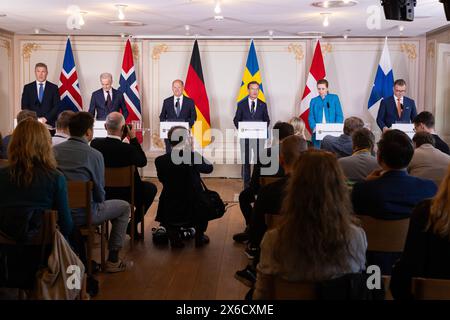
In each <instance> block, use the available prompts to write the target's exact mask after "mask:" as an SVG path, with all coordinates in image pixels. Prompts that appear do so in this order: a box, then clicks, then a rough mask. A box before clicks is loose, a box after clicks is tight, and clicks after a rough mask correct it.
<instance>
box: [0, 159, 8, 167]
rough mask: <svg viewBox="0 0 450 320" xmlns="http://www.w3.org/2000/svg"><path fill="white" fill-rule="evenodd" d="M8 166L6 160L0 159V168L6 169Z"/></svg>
mask: <svg viewBox="0 0 450 320" xmlns="http://www.w3.org/2000/svg"><path fill="white" fill-rule="evenodd" d="M7 165H8V160H7V159H0V168H3V167H6V166H7Z"/></svg>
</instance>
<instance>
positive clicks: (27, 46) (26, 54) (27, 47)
mask: <svg viewBox="0 0 450 320" xmlns="http://www.w3.org/2000/svg"><path fill="white" fill-rule="evenodd" d="M40 47H41V46H40V45H38V44H36V43H24V45H23V47H22V56H23V58H24V59H25V60H29V59H30V57H31V53H33V51H35V50H37V49H39V48H40Z"/></svg>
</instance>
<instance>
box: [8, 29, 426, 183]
mask: <svg viewBox="0 0 450 320" xmlns="http://www.w3.org/2000/svg"><path fill="white" fill-rule="evenodd" d="M71 41H72V49H73V51H74V58H75V61H76V64H77V71H78V76H79V79H80V89H81V93H82V97H83V105H84V107H85V109H86V108H87V107H88V104H89V99H90V95H91V93H92V91H94V90H96V89H98V88H99V80H98V76H99V74H100V73H101V72H105V71H108V72H111V73H112V74H113V76H114V80H115V87H117V85H118V80H119V75H120V69H121V65H122V55H123V49H124V45H125V39H122V38H114V37H91V36H89V37H81V36H73V37H71ZM65 42H66V37H61V36H58V37H51V36H33V35H30V36H15V37H14V58H15V60H14V61H15V62H14V71H15V75H16V76H15V78H14V94H13V96H14V107H12V106H9V114H8V115H7V119H6V120H1V121H2V122H0V124H2V123H3V122H8V124H9V125H10V126H12V118H13V115H14V114H15V113H16V112H17V111H19V109H20V95H21V91H22V87H23V85H24V84H25V83H27V82H30V81H32V80H34V75H33V68H34V64H35V63H36V62H39V61H42V62H45V63H47V65H48V67H49V80H50V81H52V82H55V83H58V81H59V80H58V79H59V73H60V71H61V65H62V60H63V56H64V49H65ZM133 43H134V49H135V50H134V54H135V64H136V71H137V74H138V82H139V88H140V92H141V101H142V107H143V119H144V126H145V127H146V128H149V132H148V133H147V134H146V135H145V139H144V148H145V150H146V152H147V154H148V156H149V160H150V161H149V166H148V168H147V169H146V174H150V175H153V174H154V166H153V164H152V160H153V159H154V157H155V156H156V155H158V154H160V153H161V152H162V149H161V148H159V145H160V144H159V143H158V141H157V140H158V138H157V136H158V132H159V118H158V116H159V113H160V109H161V106H162V101H163V99H164V98H165V97H168V96H170V95H171V82H172V81H173V80H174V79H176V78H181V79H183V80H185V79H186V74H187V69H188V65H189V61H190V57H191V53H192V45H193V41H192V40H135V41H133ZM321 43H322V49H323V50H322V51H323V54H324V61H325V65H326V70H327V78H328V80H329V81H330V90H331V91H332V92H334V93H337V94H338V95H339V96H340V99H341V102H342V105H343V109H344V114H345V116H352V115H356V116H360V117H361V118H363V119H364V120H365V121H366V122H371V124H372V128H375V127H376V125H375V124H374V122H373V121H372V119H371V118H370V115H369V114H368V112H367V101H368V97H369V95H370V90H371V87H372V84H373V80H374V77H375V73H376V68H377V65H378V62H379V59H380V55H381V50H382V47H383V43H384V39H370V38H368V39H348V40H346V41H345V40H343V39H323V40H322V41H321ZM249 44H250V41H249V40H199V48H200V55H201V60H202V66H203V76H204V80H205V85H206V89H207V92H208V96H209V103H210V109H211V123H212V127H213V128H219V129H222V130H224V129H227V128H233V122H232V119H233V116H234V111H235V105H236V97H237V93H238V90H239V87H240V84H241V79H242V74H243V70H244V66H245V62H246V59H247V54H248V47H249ZM255 46H256V51H257V55H258V60H259V65H260V70H261V72H262V81H263V85H264V91H265V96H266V99H267V102H268V106H269V110H270V116H271V120H272V121H271V122H272V124H274V123H275V122H276V121H278V120H284V121H287V120H288V119H289V118H290V117H292V116H295V115H298V113H299V103H300V97H301V95H302V93H303V89H304V86H305V79H306V75H307V73H308V71H309V66H310V63H311V57H312V52H313V50H314V46H315V41H311V40H256V41H255ZM0 49H1V48H0ZM389 49H390V53H391V59H392V63H393V68H394V76H395V78H400V77H401V78H404V79H405V80H406V81H407V82H408V91H409V92H408V95H409V96H410V97H412V98H413V99H416V101H417V105H418V109H419V110H422V109H423V105H424V93H423V91H421V90H420V89H419V88H420V87H421V86H422V87H424V82H425V76H424V75H422V74H421V72H422V71H423V70H424V65H425V54H424V53H425V52H426V50H425V41H424V39H421V38H411V39H390V40H389ZM1 52H2V51H1V50H0V55H1V54H2V53H1ZM2 63H5V62H4V60H3V59H2ZM0 76H1V75H0ZM3 83H4V82H3V81H2V82H1V84H0V88H2V87H1V86H2V85H3ZM9 90H10V91H11V89H9ZM3 114H4V113H3ZM2 119H3V117H2ZM2 125H3V126H4V124H2ZM0 128H1V127H0ZM152 135H153V137H152ZM229 147H231V145H228V147H225V149H228V148H229ZM223 151H226V150H223ZM234 156H235V155H232V157H234ZM215 172H216V175H219V176H231V177H236V176H239V167H238V166H237V165H235V166H227V167H217V170H215Z"/></svg>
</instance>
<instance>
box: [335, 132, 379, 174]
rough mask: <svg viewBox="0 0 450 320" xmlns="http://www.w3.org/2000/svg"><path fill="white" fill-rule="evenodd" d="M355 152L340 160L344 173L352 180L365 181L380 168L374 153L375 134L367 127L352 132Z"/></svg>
mask: <svg viewBox="0 0 450 320" xmlns="http://www.w3.org/2000/svg"><path fill="white" fill-rule="evenodd" d="M352 143H353V154H352V155H351V156H349V157H343V158H340V159H339V160H338V162H339V164H340V165H341V168H342V170H343V171H344V175H345V176H346V178H347V180H348V181H350V182H360V181H364V180H365V179H366V177H367V176H368V175H369V174H370V173H371V172H372V171H374V170H376V169H379V168H380V167H379V166H378V162H377V159H376V158H375V156H374V155H373V154H374V151H373V149H374V145H375V136H374V135H373V133H372V132H371V131H370V130H369V129H366V128H361V129H358V130H356V131H355V132H353V134H352Z"/></svg>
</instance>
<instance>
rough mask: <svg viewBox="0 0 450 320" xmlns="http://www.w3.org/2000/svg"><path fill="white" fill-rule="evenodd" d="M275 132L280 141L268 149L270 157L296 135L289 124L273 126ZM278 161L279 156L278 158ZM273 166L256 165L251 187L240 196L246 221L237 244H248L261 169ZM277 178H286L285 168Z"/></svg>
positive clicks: (238, 236) (280, 169) (280, 168)
mask: <svg viewBox="0 0 450 320" xmlns="http://www.w3.org/2000/svg"><path fill="white" fill-rule="evenodd" d="M273 130H278V140H279V141H276V140H275V139H274V140H273V141H272V147H271V148H269V149H266V152H267V155H268V156H269V157H270V156H271V155H272V152H275V154H277V155H278V154H279V142H280V141H282V140H283V139H284V138H286V137H289V136H292V135H293V134H294V127H293V126H292V125H290V124H289V123H287V122H277V123H275V125H274V126H273ZM277 159H278V156H277ZM270 165H271V164H270V163H269V164H266V165H263V164H260V163H257V164H255V166H254V168H253V173H252V177H251V180H250V186H249V187H248V188H245V189H244V190H242V191H241V193H240V194H239V206H240V208H241V212H242V215H243V216H244V219H245V225H246V227H245V230H244V231H243V232H240V233H237V234H235V235H233V240H234V241H237V242H241V243H243V242H246V241H248V226H249V224H250V219H251V215H252V210H253V208H252V203H254V202H255V197H256V195H257V194H258V191H259V187H260V185H259V178H260V177H261V168H264V167H269V166H270ZM275 176H278V177H282V176H284V172H283V168H282V167H281V166H280V167H279V169H278V172H277V173H276V175H275Z"/></svg>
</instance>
